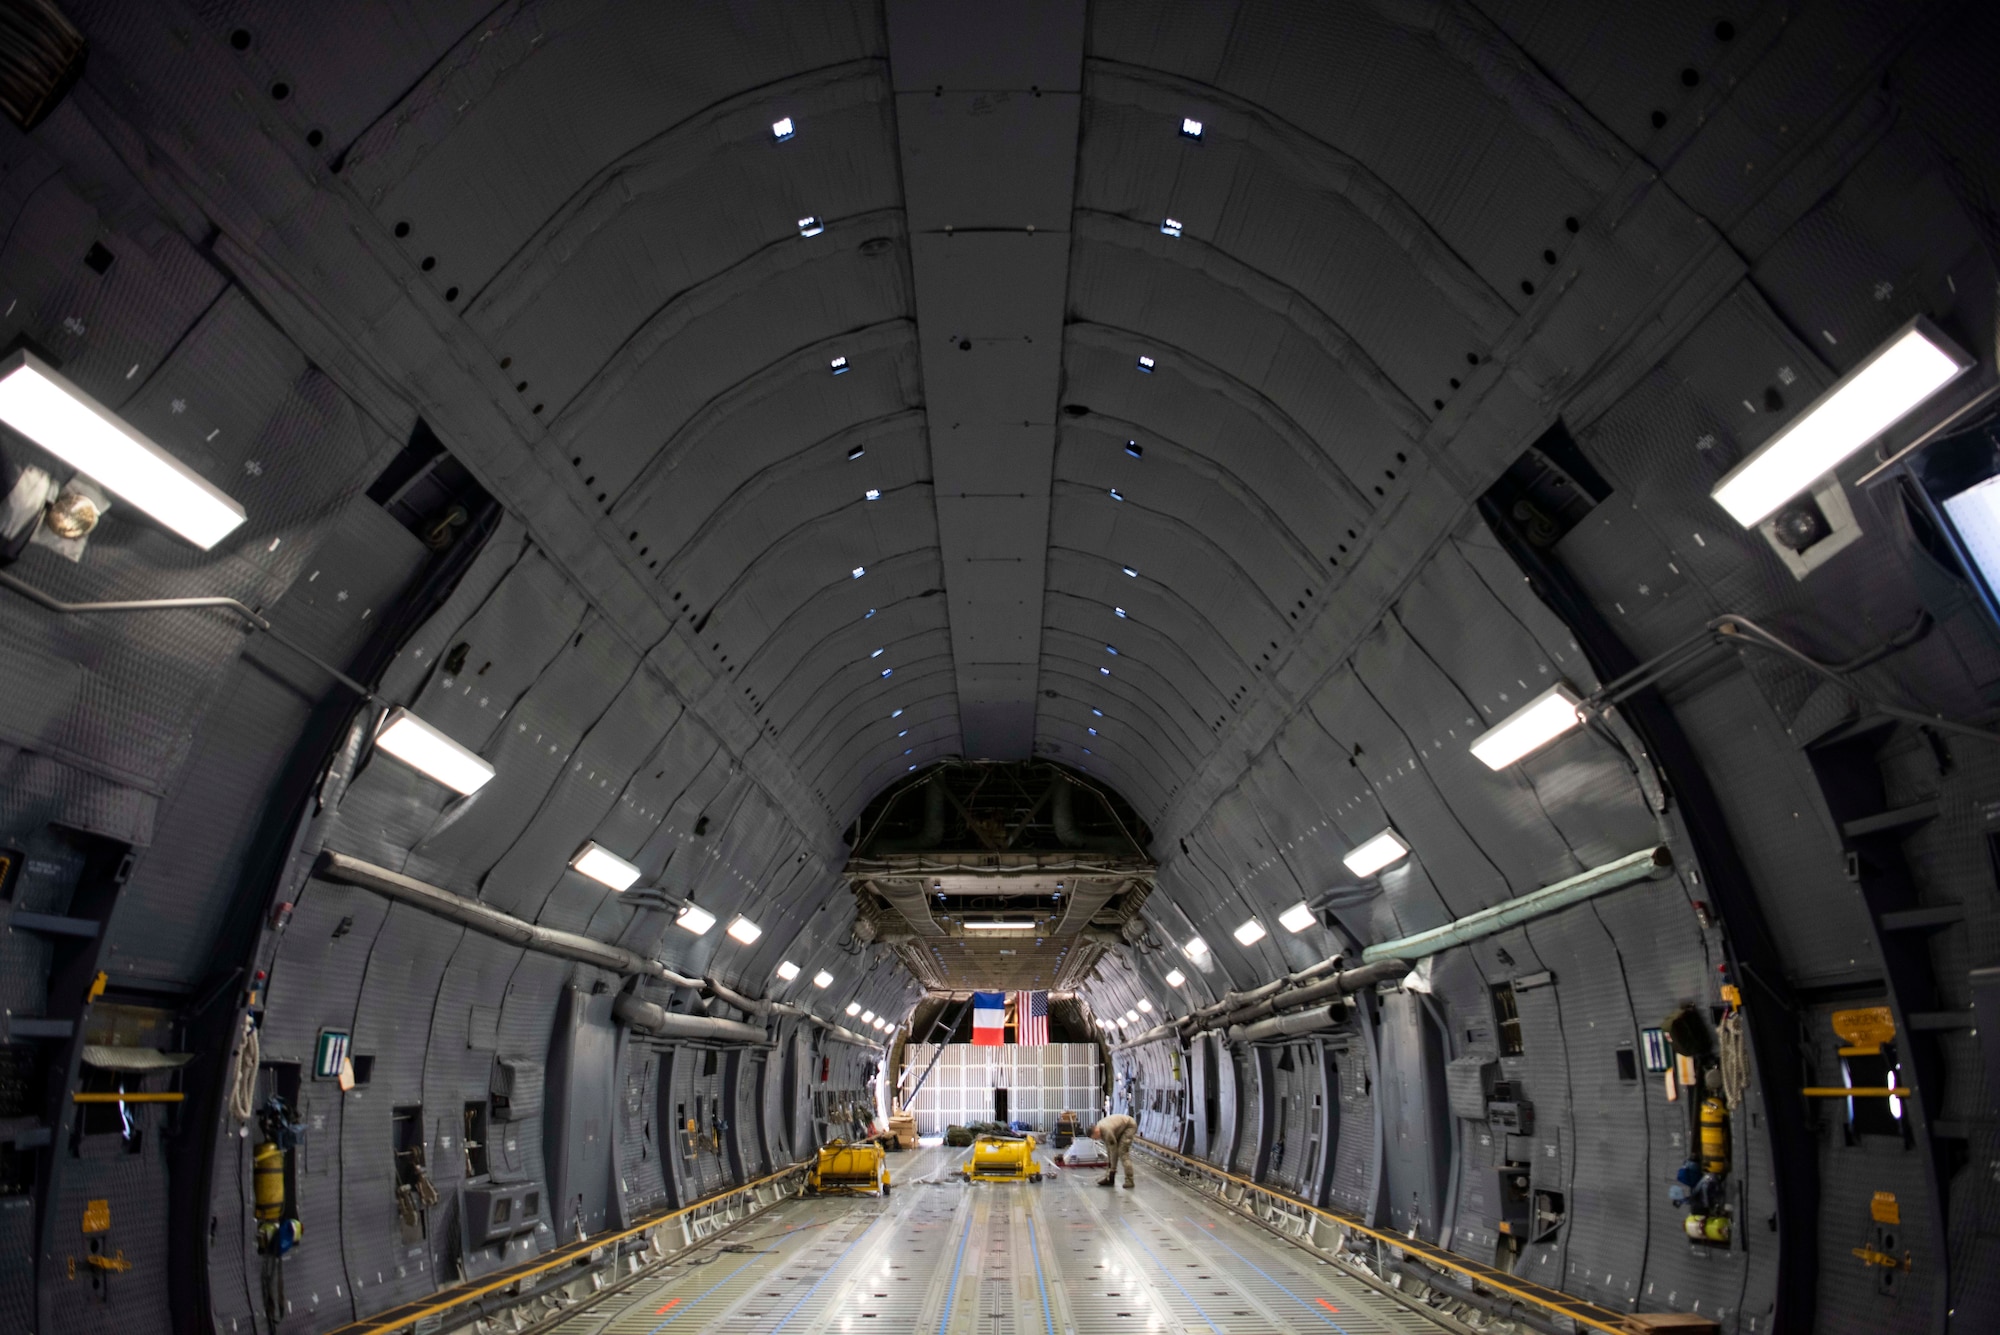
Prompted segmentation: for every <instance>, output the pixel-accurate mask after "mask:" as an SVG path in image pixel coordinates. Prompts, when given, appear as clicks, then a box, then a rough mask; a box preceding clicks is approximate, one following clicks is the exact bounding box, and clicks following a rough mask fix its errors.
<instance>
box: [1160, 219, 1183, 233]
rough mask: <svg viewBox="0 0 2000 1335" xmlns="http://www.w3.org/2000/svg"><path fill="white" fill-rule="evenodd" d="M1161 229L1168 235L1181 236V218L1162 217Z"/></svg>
mask: <svg viewBox="0 0 2000 1335" xmlns="http://www.w3.org/2000/svg"><path fill="white" fill-rule="evenodd" d="M1160 231H1161V233H1162V234H1164V235H1166V236H1179V235H1180V234H1181V220H1180V219H1178V218H1162V219H1161V220H1160Z"/></svg>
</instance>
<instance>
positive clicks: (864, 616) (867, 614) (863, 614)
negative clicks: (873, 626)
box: [861, 607, 875, 621]
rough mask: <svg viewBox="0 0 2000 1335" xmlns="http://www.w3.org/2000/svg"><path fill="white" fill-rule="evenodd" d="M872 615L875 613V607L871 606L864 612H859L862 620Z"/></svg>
mask: <svg viewBox="0 0 2000 1335" xmlns="http://www.w3.org/2000/svg"><path fill="white" fill-rule="evenodd" d="M874 615H875V609H874V608H872V607H871V608H869V609H868V610H867V611H866V612H863V613H862V614H861V619H862V620H863V621H866V620H867V619H868V618H869V617H872V616H874Z"/></svg>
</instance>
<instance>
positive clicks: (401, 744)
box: [375, 705, 494, 793]
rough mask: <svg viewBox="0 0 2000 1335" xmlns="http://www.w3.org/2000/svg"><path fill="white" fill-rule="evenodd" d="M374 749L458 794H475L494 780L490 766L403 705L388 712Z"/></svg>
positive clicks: (376, 738) (377, 734)
mask: <svg viewBox="0 0 2000 1335" xmlns="http://www.w3.org/2000/svg"><path fill="white" fill-rule="evenodd" d="M375 747H376V749H377V750H379V751H386V752H388V753H389V754H390V755H392V756H394V757H395V758H396V759H398V760H400V761H402V762H403V763H404V764H405V765H408V766H409V767H410V768H411V769H414V770H416V771H418V772H419V773H421V774H427V775H429V776H430V777H431V778H433V779H436V780H437V781H438V782H439V783H441V784H443V785H444V786H445V787H447V788H449V789H451V790H453V791H454V792H458V793H476V792H478V791H479V790H480V789H481V788H484V787H485V786H486V784H487V782H488V781H489V780H490V779H492V777H493V772H494V771H493V766H491V765H489V764H488V763H487V762H486V759H485V757H483V756H480V755H477V754H475V753H474V752H472V751H471V750H469V749H467V748H466V747H463V746H460V745H459V744H458V743H457V742H454V741H453V740H452V739H451V738H449V737H447V736H445V735H444V734H443V733H442V732H439V731H438V730H437V729H436V728H433V727H432V726H431V725H430V724H428V723H426V722H424V721H423V720H422V719H420V718H418V717H417V716H416V715H415V714H412V713H411V712H410V711H409V710H407V709H404V708H403V707H402V706H400V705H399V706H397V707H396V708H394V709H392V710H390V711H389V716H388V717H387V718H385V719H383V720H382V727H381V730H380V731H378V732H377V733H376V734H375Z"/></svg>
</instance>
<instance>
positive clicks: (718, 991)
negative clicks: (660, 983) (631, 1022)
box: [701, 978, 882, 1048]
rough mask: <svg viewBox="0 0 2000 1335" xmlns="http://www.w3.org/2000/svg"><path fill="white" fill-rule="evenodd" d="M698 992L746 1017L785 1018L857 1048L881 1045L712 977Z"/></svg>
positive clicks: (849, 1030) (799, 1007) (799, 1008)
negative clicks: (784, 1016) (778, 1016)
mask: <svg viewBox="0 0 2000 1335" xmlns="http://www.w3.org/2000/svg"><path fill="white" fill-rule="evenodd" d="M701 990H702V993H703V994H704V995H706V996H711V997H714V998H715V999H716V1000H718V1001H721V1002H725V1003H727V1004H728V1005H731V1006H734V1007H735V1008H736V1009H737V1010H740V1011H742V1012H743V1013H745V1014H746V1015H789V1016H793V1017H795V1018H797V1019H801V1020H806V1021H808V1022H810V1023H812V1024H815V1025H818V1026H819V1027H820V1028H821V1029H823V1030H825V1031H826V1033H827V1035H828V1037H831V1038H836V1039H839V1040H840V1041H841V1042H843V1043H852V1044H853V1045H854V1046H856V1047H860V1048H879V1047H881V1046H882V1045H881V1043H880V1042H878V1041H877V1040H875V1039H872V1038H866V1037H863V1036H862V1035H860V1034H857V1033H855V1032H854V1031H853V1030H852V1029H849V1028H846V1027H845V1026H843V1025H838V1024H835V1023H834V1022H833V1021H831V1020H823V1019H821V1018H820V1017H819V1016H817V1015H815V1014H813V1013H812V1012H811V1011H809V1010H807V1009H806V1008H805V1007H803V1006H794V1005H793V1004H792V1003H790V1002H789V1001H771V1000H768V999H760V998H756V997H746V996H744V995H743V994H742V993H741V992H738V991H737V990H736V989H735V988H733V987H730V986H728V985H726V984H724V983H720V982H717V981H716V980H715V979H713V978H704V979H703V980H702V984H701Z"/></svg>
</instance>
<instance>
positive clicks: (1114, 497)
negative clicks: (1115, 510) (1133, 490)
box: [1111, 487, 1125, 501]
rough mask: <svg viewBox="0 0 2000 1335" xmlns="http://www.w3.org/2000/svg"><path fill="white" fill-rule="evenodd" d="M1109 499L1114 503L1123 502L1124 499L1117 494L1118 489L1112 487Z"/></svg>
mask: <svg viewBox="0 0 2000 1335" xmlns="http://www.w3.org/2000/svg"><path fill="white" fill-rule="evenodd" d="M1111 499H1112V500H1114V501H1122V500H1124V499H1125V498H1124V497H1123V496H1120V495H1119V494H1118V488H1116V487H1113V488H1112V489H1111Z"/></svg>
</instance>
